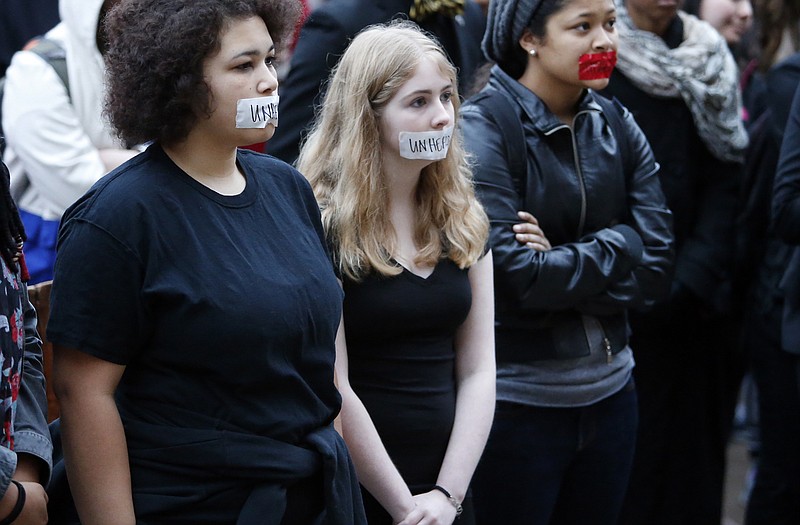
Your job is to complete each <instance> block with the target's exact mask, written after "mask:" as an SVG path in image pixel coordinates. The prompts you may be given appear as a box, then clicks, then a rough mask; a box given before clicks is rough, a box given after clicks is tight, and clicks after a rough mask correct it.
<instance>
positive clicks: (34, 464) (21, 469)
mask: <svg viewBox="0 0 800 525" xmlns="http://www.w3.org/2000/svg"><path fill="white" fill-rule="evenodd" d="M14 479H15V480H17V481H30V482H33V483H39V484H42V460H40V459H39V458H36V457H34V456H31V455H29V454H19V455H17V470H16V471H15V472H14Z"/></svg>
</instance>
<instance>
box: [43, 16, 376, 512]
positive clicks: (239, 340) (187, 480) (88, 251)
mask: <svg viewBox="0 0 800 525" xmlns="http://www.w3.org/2000/svg"><path fill="white" fill-rule="evenodd" d="M298 8H299V4H298V3H297V2H295V1H293V0H121V1H120V2H119V3H118V4H117V5H116V6H115V7H114V8H113V9H112V10H111V11H110V12H109V14H108V18H107V33H108V35H109V37H110V39H109V49H108V54H107V55H106V56H107V58H106V61H107V67H108V96H107V102H106V112H107V114H108V116H109V118H110V120H111V123H112V124H113V125H114V127H115V128H116V130H117V131H118V133H119V135H120V136H121V137H122V138H123V139H124V140H125V141H127V142H131V143H144V142H152V144H151V145H150V146H149V148H148V149H147V150H146V151H145V152H144V153H142V154H141V155H139V156H138V157H136V158H134V159H132V160H131V161H129V162H127V163H126V164H124V165H122V166H121V167H120V168H119V169H117V170H114V171H113V172H111V173H110V174H109V175H108V176H106V177H105V178H104V179H103V180H102V181H100V182H99V183H98V184H96V185H95V186H94V187H93V188H92V189H91V190H90V191H89V192H88V193H87V194H86V195H85V196H84V197H83V198H82V199H81V200H80V201H78V202H77V203H76V204H75V205H74V206H73V207H72V208H70V209H69V210H68V211H67V213H66V214H65V216H64V219H63V222H62V227H61V232H60V235H59V253H58V258H57V261H56V270H55V280H54V286H53V294H52V315H51V318H50V324H49V332H48V335H49V337H50V340H51V341H53V343H54V344H55V346H56V350H55V389H56V392H57V395H58V397H59V401H60V403H61V414H62V432H63V441H64V454H65V462H66V467H67V473H68V476H69V482H70V486H71V489H72V493H73V496H74V498H75V503H76V507H77V510H78V513H79V515H80V519H81V522H82V523H83V524H84V525H89V524H93V523H103V524H108V523H130V524H133V523H138V524H152V523H164V522H170V523H191V524H199V523H238V524H251V523H252V524H255V523H258V524H265V523H266V524H275V525H278V524H306V523H307V524H311V523H314V524H316V523H330V524H342V525H344V524H348V525H349V524H353V523H364V518H363V510H362V505H361V500H360V496H359V494H358V485H357V483H356V482H355V475H354V471H353V469H352V464H351V462H350V459H349V456H348V454H347V450H346V448H345V446H344V442H343V441H342V439H341V437H340V436H339V435H338V434H337V433H336V431H335V430H334V428H333V420H334V418H335V416H336V414H337V413H338V411H339V407H340V397H339V394H338V392H337V390H336V387H335V385H334V382H333V363H334V340H335V336H336V330H337V326H338V322H339V318H340V315H341V304H342V292H341V289H340V288H339V286H338V284H337V281H336V276H335V275H334V272H333V269H332V267H331V265H330V262H329V260H328V257H327V253H326V249H325V244H324V240H323V239H324V233H323V230H322V226H321V223H320V214H319V209H318V207H317V204H316V201H315V200H314V195H313V193H312V191H311V189H310V187H309V185H308V183H307V182H306V181H305V179H304V178H303V177H302V176H301V175H300V174H299V173H298V172H297V171H295V170H294V169H293V168H292V167H290V166H289V165H287V164H285V163H283V162H281V161H278V160H276V159H274V158H271V157H267V156H264V155H261V154H258V153H254V152H251V151H246V150H240V149H239V147H240V146H243V145H247V144H252V143H256V142H263V141H265V140H267V139H269V138H270V137H271V136H272V134H273V133H274V130H275V126H276V124H277V118H278V115H277V103H278V100H277V89H278V82H277V79H276V75H275V69H274V64H273V60H274V56H275V53H276V48H277V47H278V45H279V44H280V42H281V39H282V37H284V36H285V35H286V34H288V32H289V31H290V30H291V29H292V28H293V26H294V22H295V20H296V18H297V11H298Z"/></svg>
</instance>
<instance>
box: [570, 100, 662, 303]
mask: <svg viewBox="0 0 800 525" xmlns="http://www.w3.org/2000/svg"><path fill="white" fill-rule="evenodd" d="M621 109H622V112H623V118H624V130H625V132H626V133H627V135H626V136H625V137H617V141H618V143H619V144H620V147H622V148H625V149H626V151H627V152H628V155H629V156H630V160H629V162H627V163H626V168H627V169H630V170H631V171H632V173H630V174H628V175H627V176H626V180H627V182H626V187H627V194H628V195H627V203H628V209H629V216H628V220H627V221H626V224H627V225H628V226H630V227H631V228H633V230H634V231H636V233H637V234H638V235H639V237H640V238H641V240H642V244H643V253H642V258H641V262H640V263H639V264H638V265H636V267H634V268H633V269H632V270H631V271H630V272H628V273H627V274H626V275H625V276H624V277H622V278H621V279H619V280H618V281H616V282H614V283H612V284H611V285H610V286H609V287H608V288H607V289H606V290H605V291H604V292H602V293H600V294H599V295H597V296H595V297H591V298H589V299H588V300H587V301H585V302H584V303H583V304H581V305H579V306H578V309H579V310H581V311H583V312H584V313H591V314H604V313H612V311H613V310H614V306H615V305H616V306H618V307H619V306H622V307H625V308H634V309H640V310H641V309H647V308H649V307H651V306H653V304H654V303H655V302H656V301H658V300H660V299H663V298H664V297H666V295H667V294H668V293H669V287H670V280H671V277H672V269H673V263H674V258H675V238H674V235H673V232H672V212H671V211H670V210H669V207H668V206H667V200H666V197H665V196H664V193H663V191H662V190H661V182H660V180H659V177H658V171H659V165H658V163H657V162H656V161H655V157H654V156H653V151H652V149H651V148H650V143H649V142H648V141H647V137H645V135H644V133H643V132H642V130H641V128H639V125H638V124H636V121H635V119H634V118H633V116H632V115H631V113H630V112H629V111H628V110H627V109H624V108H621Z"/></svg>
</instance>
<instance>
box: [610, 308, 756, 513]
mask: <svg viewBox="0 0 800 525" xmlns="http://www.w3.org/2000/svg"><path fill="white" fill-rule="evenodd" d="M631 329H632V331H633V337H632V338H631V347H632V348H633V354H634V358H635V359H636V368H634V377H635V378H636V386H637V390H638V393H639V433H638V439H637V446H636V453H635V456H634V462H633V470H632V473H631V479H630V485H629V488H628V494H627V497H626V500H625V503H624V505H623V511H622V517H621V520H620V524H622V525H642V524H645V523H646V524H648V525H676V524H680V525H719V523H720V521H721V515H722V497H723V489H724V478H725V457H726V450H727V444H728V438H729V435H730V431H731V426H732V420H733V413H734V409H735V406H736V397H737V393H738V387H739V384H740V382H741V378H742V375H743V370H744V359H743V357H742V355H741V352H740V351H738V350H737V347H738V345H737V344H736V339H737V333H738V331H737V330H736V328H735V326H732V323H731V321H730V319H728V318H725V317H722V316H719V315H715V314H712V313H710V312H709V311H708V309H707V308H705V307H704V305H703V304H702V303H701V302H700V300H699V299H697V298H694V297H684V298H682V300H681V301H680V304H677V303H676V302H673V303H671V304H666V305H661V306H660V307H659V308H657V309H655V310H653V311H652V312H650V313H647V314H639V315H635V314H632V315H631Z"/></svg>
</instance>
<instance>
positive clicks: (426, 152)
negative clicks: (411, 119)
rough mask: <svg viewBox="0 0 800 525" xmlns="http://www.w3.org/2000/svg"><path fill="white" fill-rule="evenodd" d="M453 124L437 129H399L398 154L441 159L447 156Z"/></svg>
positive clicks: (413, 157) (410, 157)
mask: <svg viewBox="0 0 800 525" xmlns="http://www.w3.org/2000/svg"><path fill="white" fill-rule="evenodd" d="M452 136H453V126H447V127H446V128H444V129H440V130H437V131H401V132H400V156H401V157H403V158H404V159H424V160H442V159H443V158H445V157H447V150H448V149H449V148H450V139H451V138H452Z"/></svg>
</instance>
